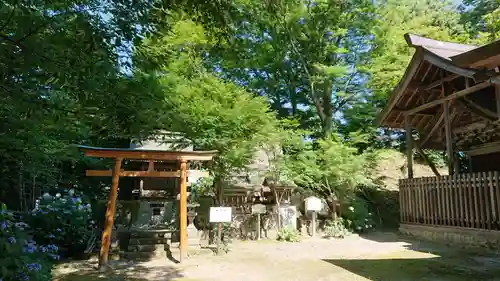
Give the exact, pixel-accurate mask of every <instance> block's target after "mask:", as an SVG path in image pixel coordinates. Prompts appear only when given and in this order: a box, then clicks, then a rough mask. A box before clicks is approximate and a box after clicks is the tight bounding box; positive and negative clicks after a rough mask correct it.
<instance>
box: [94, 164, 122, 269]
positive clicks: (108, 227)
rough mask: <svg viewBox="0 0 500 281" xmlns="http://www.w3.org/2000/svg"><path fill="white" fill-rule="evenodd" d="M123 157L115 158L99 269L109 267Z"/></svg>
mask: <svg viewBox="0 0 500 281" xmlns="http://www.w3.org/2000/svg"><path fill="white" fill-rule="evenodd" d="M121 165H122V159H121V158H116V159H115V166H114V167H113V176H112V179H111V190H110V191H109V196H108V206H107V208H106V216H105V219H104V230H103V232H102V240H101V251H100V253H99V267H98V268H99V270H100V271H105V270H107V269H108V253H109V247H110V245H111V233H112V230H113V222H114V220H115V210H116V198H117V196H118V182H119V180H120V176H119V173H120V168H121Z"/></svg>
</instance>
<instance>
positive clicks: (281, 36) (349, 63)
mask: <svg viewBox="0 0 500 281" xmlns="http://www.w3.org/2000/svg"><path fill="white" fill-rule="evenodd" d="M270 6H271V8H270ZM372 16H373V14H372V5H371V3H370V2H369V1H364V0H357V1H293V0H290V1H284V2H279V3H278V2H273V4H269V3H265V2H243V1H242V3H241V4H240V17H239V18H237V20H236V21H235V23H234V24H233V29H232V33H231V36H230V38H229V39H228V42H227V44H226V45H225V46H223V47H224V48H222V50H220V52H219V53H215V54H214V55H215V57H216V58H215V59H212V60H211V62H212V63H213V64H215V65H216V66H217V67H218V68H221V69H222V73H221V74H220V75H221V76H222V77H225V78H229V79H231V80H233V81H236V82H238V83H240V84H242V85H245V86H246V87H248V88H249V89H250V90H251V91H253V92H254V93H256V94H257V95H262V96H265V97H267V99H268V101H269V103H270V104H271V106H272V108H273V109H274V110H275V111H277V112H278V113H279V114H280V116H289V115H293V116H295V117H298V118H301V119H302V120H301V121H302V123H303V124H304V125H308V126H309V127H310V128H314V127H315V126H314V125H311V123H309V122H310V121H311V119H312V122H315V123H316V124H319V125H320V126H318V127H319V128H318V129H319V130H318V131H319V134H318V135H320V136H328V135H329V134H330V133H331V132H333V131H334V129H335V124H334V119H335V117H336V116H337V114H339V113H341V112H342V110H343V109H344V108H345V107H348V106H349V104H350V102H352V101H353V100H356V99H357V98H358V97H359V94H360V92H361V90H360V89H359V84H360V81H361V80H362V79H363V78H362V77H363V75H362V73H361V72H360V71H359V69H358V68H357V65H358V64H359V62H360V61H362V60H363V59H364V58H365V55H366V54H367V51H368V49H367V48H366V46H367V45H366V41H367V40H369V36H368V32H369V27H370V25H371V21H372ZM217 58H218V60H217ZM214 61H215V63H214Z"/></svg>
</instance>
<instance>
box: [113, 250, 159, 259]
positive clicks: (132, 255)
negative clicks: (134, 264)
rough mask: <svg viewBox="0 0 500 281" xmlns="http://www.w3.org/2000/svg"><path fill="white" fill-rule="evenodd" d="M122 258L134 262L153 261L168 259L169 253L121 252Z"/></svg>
mask: <svg viewBox="0 0 500 281" xmlns="http://www.w3.org/2000/svg"><path fill="white" fill-rule="evenodd" d="M120 258H122V259H126V260H134V261H148V260H152V259H167V252H166V251H161V252H159V251H158V252H120Z"/></svg>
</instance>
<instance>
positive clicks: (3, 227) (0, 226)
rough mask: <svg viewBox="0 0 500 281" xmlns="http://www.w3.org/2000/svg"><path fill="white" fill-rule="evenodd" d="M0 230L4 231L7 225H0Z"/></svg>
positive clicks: (3, 223)
mask: <svg viewBox="0 0 500 281" xmlns="http://www.w3.org/2000/svg"><path fill="white" fill-rule="evenodd" d="M0 228H1V229H2V230H5V229H6V228H7V224H6V223H5V222H4V221H3V222H2V223H1V224H0ZM0 281H1V280H0Z"/></svg>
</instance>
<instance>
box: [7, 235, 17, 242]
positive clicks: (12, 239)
mask: <svg viewBox="0 0 500 281" xmlns="http://www.w3.org/2000/svg"><path fill="white" fill-rule="evenodd" d="M7 240H8V241H9V243H10V244H14V243H16V238H15V237H13V236H11V237H9V238H8V239H7Z"/></svg>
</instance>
